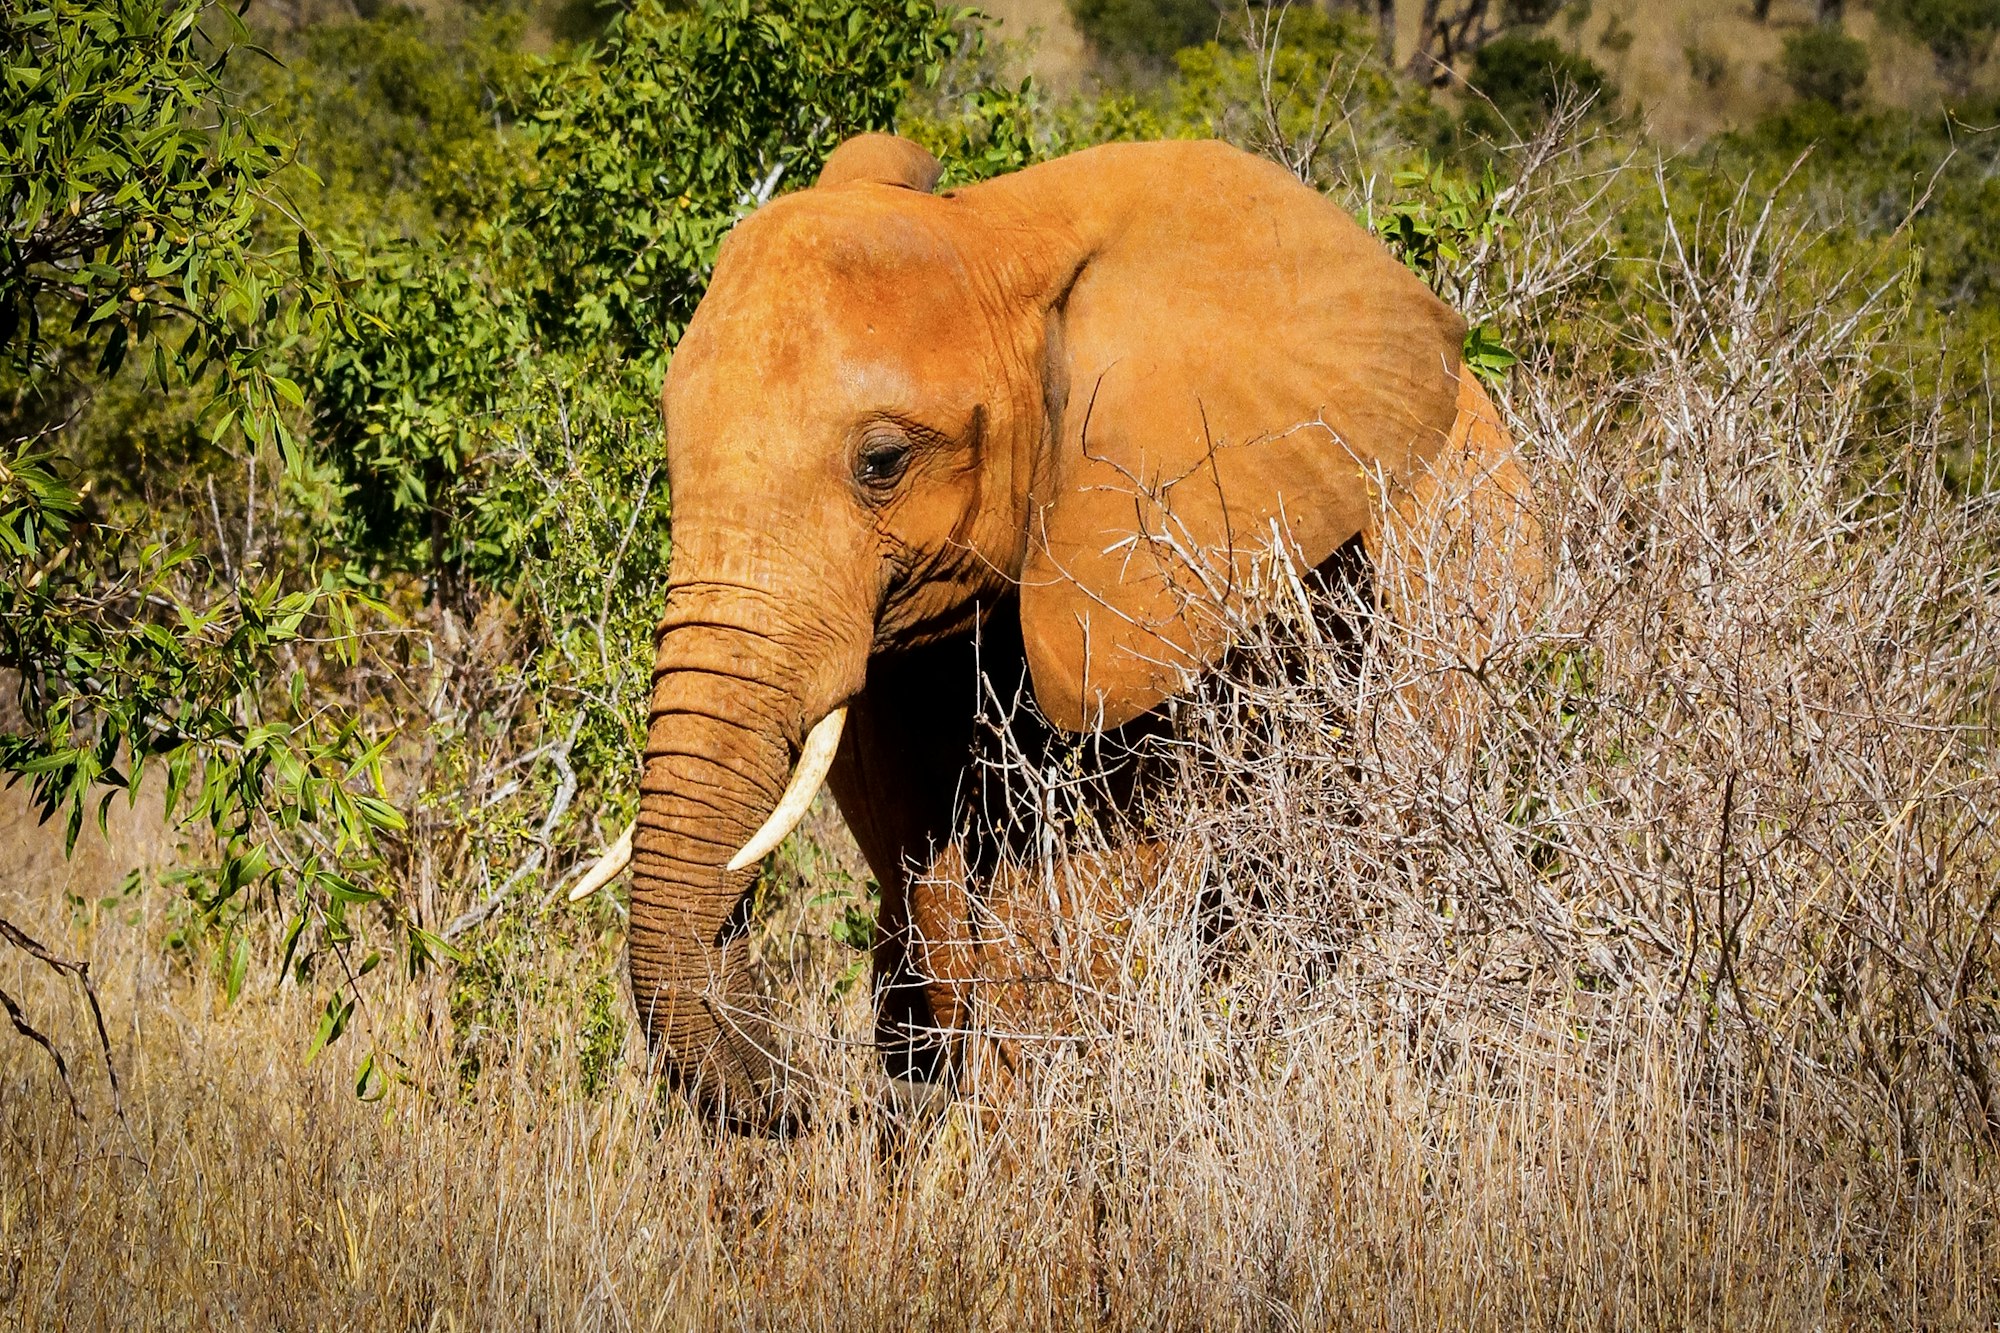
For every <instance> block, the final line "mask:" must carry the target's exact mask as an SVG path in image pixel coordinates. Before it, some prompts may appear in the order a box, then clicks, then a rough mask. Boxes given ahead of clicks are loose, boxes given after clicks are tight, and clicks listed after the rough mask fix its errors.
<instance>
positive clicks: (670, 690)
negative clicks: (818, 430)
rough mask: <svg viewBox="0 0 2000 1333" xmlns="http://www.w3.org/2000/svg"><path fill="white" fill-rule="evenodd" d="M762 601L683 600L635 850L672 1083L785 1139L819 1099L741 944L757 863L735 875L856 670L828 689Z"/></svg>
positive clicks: (638, 974)
mask: <svg viewBox="0 0 2000 1333" xmlns="http://www.w3.org/2000/svg"><path fill="white" fill-rule="evenodd" d="M732 600H736V599H732ZM752 600H753V601H754V602H755V603H757V604H756V605H755V606H754V608H753V607H746V606H744V605H742V604H741V602H740V601H738V603H737V605H735V606H728V605H720V604H718V599H716V598H715V597H713V596H704V597H694V596H689V595H686V594H676V595H675V596H673V597H670V599H669V602H668V611H667V618H666V621H665V622H664V623H663V625H662V633H661V638H660V651H659V655H658V659H657V662H656V664H655V668H654V684H653V702H652V712H651V717H650V720H649V724H648V728H647V739H646V755H645V769H644V772H643V775H642V777H641V780H640V803H639V818H638V823H637V827H636V830H635V833H634V836H633V841H632V923H631V932H630V961H631V973H632V996H633V1001H634V1003H635V1004H636V1006H637V1008H638V1012H639V1019H640V1021H641V1023H643V1024H644V1026H645V1030H646V1035H647V1040H648V1044H649V1046H650V1047H651V1048H652V1050H653V1051H654V1052H655V1053H656V1054H657V1055H658V1056H659V1057H660V1060H661V1062H662V1065H663V1068H664V1071H665V1072H666V1073H667V1074H668V1076H669V1077H670V1078H671V1079H672V1080H673V1081H675V1082H676V1083H678V1084H679V1085H680V1086H681V1087H682V1088H684V1089H685V1090H686V1091H687V1093H688V1094H689V1095H690V1097H691V1098H692V1099H693V1100H694V1102H695V1103H696V1105H697V1106H698V1107H700V1108H701V1109H702V1110H703V1111H704V1112H706V1113H707V1114H709V1115H710V1116H712V1117H714V1118H716V1119H718V1120H720V1121H723V1122H725V1123H728V1124H730V1125H732V1126H735V1127H737V1128H741V1129H746V1130H751V1131H761V1132H780V1131H782V1130H784V1129H785V1128H787V1127H789V1126H792V1125H794V1124H796V1123H797V1122H798V1120H799V1118H800V1116H801V1113H802V1108H803V1105H804V1100H805V1099H804V1097H803V1096H802V1095H801V1094H802V1091H803V1090H802V1089H798V1088H795V1087H793V1086H792V1082H793V1080H792V1078H791V1071H790V1069H789V1068H788V1067H787V1065H786V1063H785V1060H784V1057H783V1051H782V1034H781V1033H780V1032H779V1031H778V1030H777V1029H776V1028H775V1027H774V1025H773V1024H772V1021H771V1017H770V1015H769V1014H768V1013H767V1012H766V1007H765V1003H764V1001H763V999H762V998H761V997H760V996H759V995H758V994H757V993H756V990H755V988H754V986H753V985H752V979H751V976H750V972H749V960H748V957H747V950H746V948H745V943H744V941H742V940H741V939H739V938H737V937H738V936H740V935H741V934H742V932H743V930H744V928H745V927H746V926H747V925H748V922H749V912H748V908H749V902H748V896H749V893H750V891H751V889H752V887H753V886H754V884H755V881H756V874H757V866H756V863H755V861H754V860H752V861H750V862H748V863H746V864H742V865H741V868H740V869H734V870H732V869H730V868H729V863H730V861H731V858H732V857H734V856H736V854H737V853H738V852H739V851H740V850H742V849H743V848H744V847H745V844H746V843H749V842H750V841H751V838H752V835H753V834H755V833H756V832H757V831H758V829H759V827H760V826H762V825H764V824H765V823H766V821H767V816H769V815H770V814H771V812H772V810H773V808H774V807H775V806H777V805H778V804H779V799H780V795H781V793H782V792H783V791H784V789H785V787H786V777H787V775H788V774H789V773H790V772H791V769H792V761H793V757H794V753H795V751H796V749H797V747H798V746H799V745H800V743H801V741H802V739H803V735H804V733H805V731H806V729H807V728H808V727H809V726H810V725H811V724H813V723H816V722H818V721H819V720H820V718H821V717H822V716H823V715H824V714H825V713H826V712H828V711H830V710H831V709H832V708H833V707H835V706H837V705H838V704H839V703H841V702H844V700H845V693H846V692H847V690H846V688H845V681H844V676H845V674H846V673H840V675H839V676H838V677H837V678H835V679H832V680H829V679H828V672H827V670H826V668H825V664H824V663H815V664H813V665H811V666H806V665H803V664H801V663H800V662H799V656H798V654H797V653H796V652H795V651H791V650H788V648H787V647H786V646H785V645H784V643H783V641H782V636H774V635H772V634H770V633H767V632H764V631H762V630H759V629H757V628H754V627H752V626H751V625H749V624H746V623H745V619H746V618H745V614H744V613H745V612H746V611H749V610H752V609H754V610H756V611H760V612H762V613H763V614H764V615H766V616H768V614H769V612H770V609H771V608H770V604H769V603H768V602H767V601H764V600H763V599H762V598H756V599H752ZM815 646H817V647H820V648H822V649H824V648H825V646H826V645H824V644H816V645H815ZM862 655H863V658H864V660H865V649H864V650H863V654H862Z"/></svg>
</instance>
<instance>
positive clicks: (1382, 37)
mask: <svg viewBox="0 0 2000 1333" xmlns="http://www.w3.org/2000/svg"><path fill="white" fill-rule="evenodd" d="M1375 49H1376V50H1377V51H1380V52H1381V53H1382V63H1383V64H1385V65H1388V66H1390V67H1392V68H1393V67H1394V66H1395V64H1396V0H1375Z"/></svg>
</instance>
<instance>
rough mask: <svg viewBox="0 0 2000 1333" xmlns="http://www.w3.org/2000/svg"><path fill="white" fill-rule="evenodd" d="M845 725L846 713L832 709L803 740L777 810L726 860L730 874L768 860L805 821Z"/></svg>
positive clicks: (824, 778)
mask: <svg viewBox="0 0 2000 1333" xmlns="http://www.w3.org/2000/svg"><path fill="white" fill-rule="evenodd" d="M846 723H847V709H845V708H836V709H834V710H833V711H832V712H831V713H828V714H827V715H826V716H825V717H823V718H821V719H820V720H819V725H818V726H816V727H814V728H813V729H812V731H811V732H810V733H809V734H808V735H807V736H806V743H805V748H804V749H802V750H800V751H799V763H798V767H797V768H794V769H793V770H792V780H791V781H790V782H789V783H787V784H786V785H785V794H784V795H783V796H780V797H779V798H778V808H777V809H775V810H773V811H772V812H771V817H770V818H769V819H767V820H765V821H764V827H762V828H760V829H758V830H757V831H756V832H755V833H753V834H751V835H750V841H748V842H746V843H744V844H743V850H742V851H740V852H738V853H736V855H734V856H732V857H730V858H729V868H730V869H731V870H741V869H742V868H743V867H745V866H747V865H754V864H755V863H757V862H758V861H761V860H763V859H764V858H765V857H767V856H769V855H770V854H771V849H772V848H774V847H776V846H777V845H778V844H779V843H781V842H783V841H784V840H785V835H786V834H787V833H790V832H791V831H792V830H793V829H794V828H797V827H798V823H799V821H800V820H801V819H804V818H805V817H806V807H807V806H809V805H811V804H812V799H813V797H815V796H817V795H818V794H819V784H820V783H822V782H825V781H826V771H827V770H828V769H829V768H832V767H833V752H834V751H835V750H838V749H839V748H840V729H841V727H843V726H844V725H846Z"/></svg>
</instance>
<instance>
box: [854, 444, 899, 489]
mask: <svg viewBox="0 0 2000 1333" xmlns="http://www.w3.org/2000/svg"><path fill="white" fill-rule="evenodd" d="M909 465H910V446H909V444H908V442H907V441H904V440H870V441H869V442H868V443H866V444H864V445H862V446H861V454H860V457H858V458H856V459H855V461H854V475H855V476H856V477H857V478H859V479H860V481H861V484H862V485H864V486H868V487H871V488H873V489H875V490H887V489H888V488H889V487H891V486H894V485H895V484H896V483H897V482H898V481H900V480H902V476H903V470H904V469H905V468H907V467H908V466H909Z"/></svg>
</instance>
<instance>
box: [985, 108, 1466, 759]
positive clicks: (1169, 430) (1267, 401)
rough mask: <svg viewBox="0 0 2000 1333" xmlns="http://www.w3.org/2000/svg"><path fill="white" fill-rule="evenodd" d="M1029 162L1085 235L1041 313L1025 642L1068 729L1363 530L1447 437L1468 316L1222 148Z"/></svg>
mask: <svg viewBox="0 0 2000 1333" xmlns="http://www.w3.org/2000/svg"><path fill="white" fill-rule="evenodd" d="M1093 159H1094V160H1093ZM1034 170H1036V171H1044V172H1049V173H1051V174H1050V177H1049V180H1048V185H1047V190H1048V192H1049V193H1050V194H1051V195H1052V196H1054V197H1060V198H1065V199H1067V200H1068V203H1067V204H1066V205H1065V207H1066V210H1067V213H1068V217H1067V218H1066V225H1067V226H1068V227H1070V228H1072V229H1073V230H1074V232H1075V233H1076V234H1077V238H1078V241H1079V246H1078V264H1077V266H1076V267H1075V268H1074V269H1073V270H1072V273H1073V280H1072V281H1070V283H1069V285H1068V287H1067V290H1066V291H1061V292H1059V293H1058V295H1057V296H1056V297H1055V299H1054V300H1053V302H1052V305H1051V311H1050V316H1049V319H1050V329H1049V341H1048V351H1047V358H1048V366H1047V374H1048V382H1047V383H1048V392H1047V399H1048V411H1049V441H1050V443H1049V448H1048V453H1047V455H1046V456H1045V457H1044V458H1043V459H1042V460H1041V462H1040V464H1039V465H1038V467H1037V469H1036V479H1035V484H1034V486H1033V488H1032V491H1031V494H1030V506H1029V524H1030V530H1029V543H1028V549H1027V553H1026V558H1025V561H1024V564H1023V569H1022V588H1021V621H1022V634H1023V637H1024V640H1025V643H1026V647H1027V652H1028V662H1029V666H1030V668H1031V670H1032V671H1033V674H1034V681H1035V694H1036V698H1037V700H1038V702H1039V703H1040V704H1041V707H1042V710H1043V712H1044V713H1046V714H1047V716H1048V717H1049V719H1050V720H1051V721H1053V722H1054V723H1055V724H1056V725H1058V726H1060V727H1063V728H1066V729H1069V730H1073V731H1081V730H1087V729H1090V728H1092V727H1095V726H1116V725H1118V724H1120V723H1123V722H1125V721H1128V720H1130V719H1131V718H1133V717H1136V716H1138V715H1139V714H1140V713H1143V712H1145V711H1146V710H1148V709H1150V708H1153V707H1154V706H1156V705H1157V704H1159V703H1160V702H1161V700H1163V699H1164V698H1166V697H1167V696H1168V695H1170V694H1172V693H1175V692H1176V691H1178V690H1179V689H1180V688H1181V686H1182V683H1183V681H1184V679H1185V677H1186V675H1187V673H1189V672H1191V671H1197V670H1200V669H1201V668H1203V667H1205V666H1208V665H1212V664H1213V663H1214V662H1215V661H1216V660H1217V658H1219V657H1220V655H1221V654H1222V652H1223V651H1224V649H1225V648H1226V647H1227V646H1228V638H1229V630H1230V624H1231V622H1232V619H1233V618H1234V617H1237V616H1240V615H1241V614H1243V613H1245V612H1247V611H1254V610H1255V609H1256V607H1255V605H1254V604H1253V602H1254V599H1253V597H1252V595H1251V594H1250V593H1249V591H1248V588H1249V586H1250V584H1251V583H1252V582H1253V581H1254V575H1255V570H1256V567H1257V565H1258V564H1259V562H1260V560H1261V559H1262V558H1263V557H1265V556H1266V555H1267V554H1268V553H1269V552H1270V551H1271V549H1272V547H1273V545H1274V544H1277V543H1283V544H1284V545H1285V546H1286V547H1287V548H1288V549H1289V554H1290V555H1291V557H1292V558H1293V559H1294V560H1296V561H1297V562H1299V567H1300V568H1302V569H1304V568H1311V567H1314V566H1317V565H1318V564H1319V563H1320V562H1321V561H1323V560H1324V559H1326V557H1327V556H1329V555H1330V554H1332V552H1333V551H1334V550H1335V549H1336V548H1338V547H1339V546H1340V545H1341V544H1342V543H1344V542H1345V541H1347V540H1348V539H1349V538H1350V537H1352V536H1354V535H1355V534H1356V533H1358V532H1362V531H1365V530H1367V529H1368V528H1369V526H1370V524H1371V522H1372V515H1373V514H1374V513H1375V512H1376V496H1375V488H1376V487H1377V486H1378V485H1380V484H1387V485H1389V486H1391V487H1395V486H1397V485H1399V484H1400V482H1401V481H1402V479H1404V478H1406V477H1408V476H1409V475H1410V474H1411V473H1412V471H1413V469H1415V468H1417V467H1419V466H1421V465H1422V464H1423V463H1424V462H1426V461H1427V460H1428V459H1429V458H1430V457H1431V456H1432V455H1434V454H1435V453H1436V452H1437V451H1438V449H1439V448H1440V447H1442V446H1443V444H1444V442H1445V440H1446V437H1447V435H1448V433H1449V431H1450V429H1451V426H1452V420H1453V416H1454V405H1455V403H1456V400H1457V394H1458V382H1457V376H1458V374H1459V373H1460V362H1461V355H1460V349H1461V346H1462V344H1463V341H1464V336H1465V324H1464V321H1463V320H1461V319H1460V318H1459V316H1458V315H1457V314H1456V313H1455V312H1453V311H1452V310H1451V309H1450V308H1449V307H1447V306H1446V305H1444V304H1443V303H1442V302H1441V301H1439V300H1438V299H1437V298H1436V297H1435V296H1433V295H1432V294H1431V292H1430V290H1429V289H1428V288H1426V287H1425V286H1424V284H1423V283H1422V282H1421V281H1419V280H1418V279H1417V278H1416V277H1415V276H1414V275H1413V274H1411V273H1410V272H1409V271H1408V270H1407V269H1405V268H1404V267H1403V266H1402V265H1401V264H1399V263H1398V262H1397V261H1396V259H1395V258H1394V257H1393V256H1392V255H1390V254H1389V253H1388V251H1387V250H1385V249H1384V248H1383V247H1382V245H1381V244H1380V243H1379V242H1377V241H1376V240H1375V239H1374V238H1373V237H1372V236H1370V235H1369V234H1368V233H1367V232H1366V231H1365V230H1363V229H1362V228H1361V227H1360V226H1359V225H1358V224H1356V223H1355V221H1354V220H1353V219H1352V218H1350V217H1348V216H1347V214H1345V213H1344V212H1342V211H1341V210H1340V209H1339V208H1338V207H1336V206H1335V205H1334V204H1332V203H1331V202H1329V201H1328V200H1326V199H1325V198H1323V197H1322V196H1320V195H1319V194H1318V193H1316V192H1315V191H1313V190H1310V189H1308V188H1306V187H1305V186H1303V185H1300V184H1299V183H1298V182H1297V181H1295V180H1294V179H1293V178H1292V177H1291V176H1290V175H1288V174H1287V173H1285V172H1284V171H1282V170H1280V169H1279V168H1277V167H1275V166H1272V165H1271V164H1269V163H1266V162H1263V161H1261V160H1259V159H1256V158H1252V157H1250V156H1248V155H1247V154H1244V153H1240V152H1238V151H1236V150H1235V149H1232V148H1228V147H1226V146H1224V145H1221V144H1213V143H1207V144H1196V143H1181V144H1129V145H1112V146H1109V147H1105V148H1099V149H1095V150H1092V151H1091V152H1088V153H1084V154H1079V155H1077V156H1076V157H1072V158H1068V159H1064V160H1062V161H1059V162H1056V163H1051V164H1049V165H1048V166H1046V167H1042V168H1036V169H1034ZM1065 172H1067V173H1069V175H1068V176H1065V175H1064V173H1065ZM1032 174H1033V173H1032V172H1029V173H1022V176H1023V178H1025V177H1027V176H1029V175H1032ZM1025 184H1026V182H1025V179H1024V185H1025Z"/></svg>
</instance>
